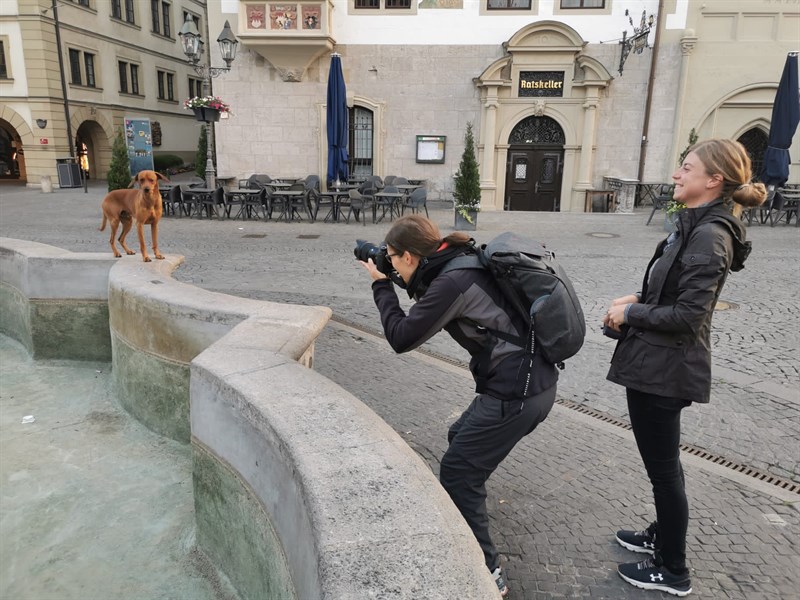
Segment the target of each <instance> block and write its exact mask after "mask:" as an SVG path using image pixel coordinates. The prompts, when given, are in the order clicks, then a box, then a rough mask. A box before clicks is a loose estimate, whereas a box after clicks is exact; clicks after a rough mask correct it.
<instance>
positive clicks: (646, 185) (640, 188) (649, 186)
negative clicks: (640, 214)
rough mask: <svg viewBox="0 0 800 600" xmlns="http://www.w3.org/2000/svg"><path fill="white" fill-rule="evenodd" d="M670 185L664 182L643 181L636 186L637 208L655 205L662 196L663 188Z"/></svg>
mask: <svg viewBox="0 0 800 600" xmlns="http://www.w3.org/2000/svg"><path fill="white" fill-rule="evenodd" d="M664 185H670V184H668V183H664V182H663V181H642V182H641V183H638V184H637V185H636V206H644V205H646V204H648V203H649V204H651V205H652V204H655V200H656V198H658V196H659V195H660V194H661V186H664Z"/></svg>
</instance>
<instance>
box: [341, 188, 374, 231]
mask: <svg viewBox="0 0 800 600" xmlns="http://www.w3.org/2000/svg"><path fill="white" fill-rule="evenodd" d="M366 189H369V190H372V189H374V188H366ZM347 194H348V196H350V201H349V203H348V206H347V209H348V210H347V217H346V218H345V222H346V223H349V222H350V215H353V214H354V215H355V217H356V221H358V220H359V214H360V215H361V222H362V223H363V224H364V225H365V226H366V224H367V209H370V208H371V209H372V220H373V221H374V220H375V204H374V200H373V197H372V196H371V195H365V194H362V193H361V192H359V191H358V190H350V191H349V192H347Z"/></svg>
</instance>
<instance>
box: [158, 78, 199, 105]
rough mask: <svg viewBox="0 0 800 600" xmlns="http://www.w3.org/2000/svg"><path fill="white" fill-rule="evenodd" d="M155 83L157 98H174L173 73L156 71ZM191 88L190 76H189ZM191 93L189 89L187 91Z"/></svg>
mask: <svg viewBox="0 0 800 600" xmlns="http://www.w3.org/2000/svg"><path fill="white" fill-rule="evenodd" d="M156 83H157V84H158V99H159V100H173V101H174V100H175V74H174V73H167V72H166V71H156ZM189 87H190V88H191V78H189ZM189 93H190V94H191V90H190V92H189Z"/></svg>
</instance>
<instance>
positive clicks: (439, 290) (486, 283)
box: [372, 264, 558, 400]
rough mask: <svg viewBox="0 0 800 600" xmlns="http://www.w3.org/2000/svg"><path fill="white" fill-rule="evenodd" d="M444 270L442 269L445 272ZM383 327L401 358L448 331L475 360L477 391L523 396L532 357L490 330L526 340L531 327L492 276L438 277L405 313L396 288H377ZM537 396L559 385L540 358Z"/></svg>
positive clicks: (382, 284)
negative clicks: (522, 378)
mask: <svg viewBox="0 0 800 600" xmlns="http://www.w3.org/2000/svg"><path fill="white" fill-rule="evenodd" d="M443 267H444V264H442V265H441V267H440V268H439V270H441V268H443ZM372 293H373V296H374V298H375V304H376V305H377V307H378V310H379V312H380V315H381V323H382V324H383V330H384V333H385V334H386V339H387V340H388V342H389V344H390V345H391V347H392V348H393V349H394V351H395V352H408V351H409V350H413V349H414V348H416V347H418V346H420V345H421V344H422V343H424V342H425V341H426V340H428V339H429V338H431V337H432V336H433V335H434V334H436V333H437V332H439V331H440V330H442V329H444V330H445V331H447V333H449V334H450V335H451V336H452V337H453V339H454V340H455V341H456V342H457V343H458V344H459V345H460V346H461V347H463V348H464V349H465V350H466V351H467V352H469V354H470V356H471V360H470V371H471V372H472V375H473V377H474V378H475V382H476V391H477V392H479V393H485V394H488V395H490V396H493V397H495V398H499V399H501V400H511V399H514V398H519V397H521V396H522V393H521V389H522V387H524V381H523V382H522V385H521V384H520V381H519V379H520V378H519V377H518V376H519V374H520V373H521V371H522V370H523V369H526V368H528V367H529V361H530V359H529V357H528V355H527V354H525V352H524V351H523V350H522V349H520V348H519V347H518V346H515V345H513V344H510V343H508V342H505V341H503V340H499V339H497V338H496V337H495V336H493V335H492V334H491V333H490V332H488V331H487V329H494V330H497V331H501V332H506V333H509V334H512V335H514V336H520V335H526V333H527V327H526V324H524V323H522V322H521V317H520V316H519V315H517V313H516V312H515V311H514V309H513V308H512V307H511V305H510V304H508V302H507V301H506V300H505V298H504V297H503V296H502V293H501V292H500V290H499V289H498V287H497V285H496V284H495V282H494V279H493V278H492V275H491V274H490V273H489V272H488V271H485V270H481V269H457V270H454V271H448V272H446V273H441V274H437V275H435V276H434V277H433V278H432V280H430V283H429V285H428V287H427V289H426V290H423V291H422V294H421V295H420V294H419V293H417V294H416V296H415V297H416V298H417V302H416V303H415V304H414V305H413V306H412V307H411V309H410V310H409V311H408V315H406V314H405V313H404V312H403V309H402V308H401V307H400V303H399V301H398V299H397V294H396V293H395V290H394V286H393V285H392V283H391V282H389V281H385V280H381V281H375V282H374V283H373V284H372ZM530 372H531V373H532V379H533V384H532V385H530V386H529V388H528V394H527V395H528V396H532V395H535V394H538V393H541V392H543V391H544V390H546V389H549V388H551V387H552V386H553V385H555V384H556V381H557V380H558V372H557V370H556V368H555V366H554V365H552V364H549V363H547V362H546V361H544V360H543V359H542V358H541V357H540V356H539V355H538V354H535V355H534V358H533V365H532V369H530Z"/></svg>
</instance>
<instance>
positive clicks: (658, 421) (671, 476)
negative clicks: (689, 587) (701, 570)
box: [627, 388, 691, 575]
mask: <svg viewBox="0 0 800 600" xmlns="http://www.w3.org/2000/svg"><path fill="white" fill-rule="evenodd" d="M627 395H628V415H629V416H630V419H631V425H632V427H633V435H634V437H635V438H636V445H637V446H638V447H639V454H641V455H642V462H644V467H645V469H647V476H648V477H649V478H650V483H652V484H653V497H654V499H655V504H656V519H657V521H658V530H657V532H656V551H655V562H656V564H657V565H661V564H663V565H664V566H665V567H667V569H669V570H670V571H672V572H673V573H675V574H676V575H682V574H684V573H686V572H687V569H686V529H687V527H688V526H689V503H688V502H687V500H686V487H685V484H684V479H683V467H682V466H681V459H680V440H681V410H683V409H684V408H686V407H687V406H689V405H690V404H691V402H690V401H688V400H681V399H680V398H668V397H665V396H657V395H655V394H646V393H644V392H639V391H636V390H632V389H630V388H627Z"/></svg>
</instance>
